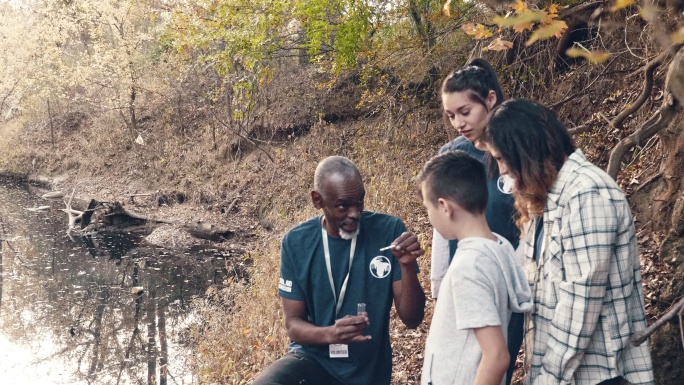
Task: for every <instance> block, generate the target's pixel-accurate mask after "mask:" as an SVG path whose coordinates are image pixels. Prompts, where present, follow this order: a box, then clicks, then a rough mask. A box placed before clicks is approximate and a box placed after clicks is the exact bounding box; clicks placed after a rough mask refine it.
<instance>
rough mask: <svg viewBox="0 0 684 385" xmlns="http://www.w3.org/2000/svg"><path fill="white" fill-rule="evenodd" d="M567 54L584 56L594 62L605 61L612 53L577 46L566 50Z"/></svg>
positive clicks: (574, 56) (573, 56) (569, 55)
mask: <svg viewBox="0 0 684 385" xmlns="http://www.w3.org/2000/svg"><path fill="white" fill-rule="evenodd" d="M565 54H566V55H568V57H572V58H576V57H583V58H585V59H587V60H588V61H589V62H590V63H593V64H597V63H603V62H604V61H606V60H608V58H609V57H610V54H609V53H607V52H603V51H589V50H585V49H580V48H576V47H572V48H569V49H568V50H567V51H565Z"/></svg>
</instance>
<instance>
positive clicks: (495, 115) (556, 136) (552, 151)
mask: <svg viewBox="0 0 684 385" xmlns="http://www.w3.org/2000/svg"><path fill="white" fill-rule="evenodd" d="M485 141H486V142H487V143H489V144H491V145H493V146H494V148H495V149H496V150H498V151H499V154H500V156H501V157H502V158H503V160H504V161H505V162H506V165H507V166H508V171H509V173H510V174H511V176H512V177H513V178H515V180H516V191H515V192H514V194H515V206H516V208H517V209H518V212H519V213H520V217H519V218H518V220H517V222H518V227H521V226H522V224H523V223H525V222H527V221H528V220H529V219H530V213H532V214H537V215H541V214H542V213H543V211H544V206H545V205H546V195H547V193H548V191H549V190H550V189H551V187H552V186H553V183H554V182H555V181H556V177H557V176H558V171H560V169H561V167H563V164H564V163H565V161H566V159H567V157H568V156H570V154H572V153H573V152H574V151H575V143H574V141H573V140H572V137H571V136H570V134H569V133H568V130H567V129H566V128H565V126H564V125H563V123H561V122H560V121H559V120H558V118H556V114H554V113H553V111H551V110H549V109H548V108H546V107H544V106H542V105H541V104H538V103H535V102H533V101H530V100H526V99H511V100H507V101H505V102H503V103H502V104H501V105H499V106H497V107H495V108H493V109H492V112H491V114H490V117H489V122H488V123H487V135H486V138H485Z"/></svg>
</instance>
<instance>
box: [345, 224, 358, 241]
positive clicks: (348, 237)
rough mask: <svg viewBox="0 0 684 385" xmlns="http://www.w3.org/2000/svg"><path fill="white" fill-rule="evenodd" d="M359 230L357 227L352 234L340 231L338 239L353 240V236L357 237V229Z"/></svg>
mask: <svg viewBox="0 0 684 385" xmlns="http://www.w3.org/2000/svg"><path fill="white" fill-rule="evenodd" d="M360 228H361V227H360V226H357V227H356V230H355V231H354V232H353V233H350V232H348V231H344V230H342V229H340V238H342V239H346V240H350V239H352V238H354V237H355V236H357V235H359V229H360Z"/></svg>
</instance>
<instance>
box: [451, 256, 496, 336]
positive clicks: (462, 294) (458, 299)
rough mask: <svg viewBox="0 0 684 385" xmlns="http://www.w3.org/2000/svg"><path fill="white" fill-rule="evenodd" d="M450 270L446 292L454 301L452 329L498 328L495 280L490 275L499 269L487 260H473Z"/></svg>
mask: <svg viewBox="0 0 684 385" xmlns="http://www.w3.org/2000/svg"><path fill="white" fill-rule="evenodd" d="M454 267H457V269H456V268H454V269H452V271H451V272H450V273H453V274H455V276H454V279H453V280H452V284H451V286H450V287H449V288H444V287H443V288H442V291H443V290H446V289H448V290H452V291H453V293H454V294H453V296H452V297H453V298H454V310H455V312H456V314H457V317H456V328H457V329H459V330H463V329H477V328H481V327H485V326H497V325H499V326H500V325H501V319H500V318H499V311H498V306H497V303H496V296H495V293H496V280H495V279H493V278H492V272H495V271H496V269H500V268H499V266H497V265H496V264H495V262H494V261H492V260H491V259H489V258H484V257H483V258H477V260H475V261H471V262H469V263H466V264H461V265H459V266H454Z"/></svg>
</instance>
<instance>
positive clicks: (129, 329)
mask: <svg viewBox="0 0 684 385" xmlns="http://www.w3.org/2000/svg"><path fill="white" fill-rule="evenodd" d="M45 204H48V203H46V201H45V200H42V199H41V198H40V197H38V196H35V195H33V194H30V193H29V192H27V191H26V190H25V189H22V188H19V187H17V186H9V185H8V184H7V183H6V182H5V183H4V184H3V183H0V219H1V225H2V227H1V228H0V236H1V237H2V239H3V240H5V242H2V248H1V249H0V352H1V353H0V373H3V375H2V376H0V383H3V384H5V383H7V384H13V383H17V384H18V383H22V384H23V383H40V384H81V383H82V384H153V383H154V384H167V383H169V384H173V383H177V384H181V383H185V384H188V383H191V382H196V381H194V379H192V378H191V376H189V369H188V368H187V366H186V365H185V362H186V359H187V357H189V355H190V354H192V352H191V351H190V347H188V346H187V344H186V342H187V341H186V340H185V339H184V337H183V336H184V330H186V326H187V325H188V324H189V322H190V321H191V318H192V313H191V309H190V307H189V305H190V301H191V299H192V297H193V296H196V295H201V294H203V293H204V292H205V290H206V288H207V287H208V286H209V285H211V284H212V283H221V282H222V281H223V279H224V278H225V276H226V269H225V264H224V261H223V260H220V259H217V258H212V257H210V256H204V257H202V256H200V255H199V254H195V253H193V255H192V256H191V255H180V256H178V255H175V256H173V255H169V254H168V253H167V252H166V251H165V250H163V249H159V248H151V247H141V246H140V235H138V236H136V235H130V234H126V235H120V234H106V235H102V236H98V237H92V238H88V239H83V240H75V241H74V240H71V239H69V238H68V237H67V236H66V234H65V230H66V226H67V221H66V215H64V214H63V213H62V212H58V211H57V209H58V208H61V207H62V203H61V202H59V203H52V204H51V206H52V208H51V209H50V210H49V211H48V212H32V211H29V210H27V208H31V207H37V206H41V205H45ZM139 287H142V291H140V289H138V288H139Z"/></svg>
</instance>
